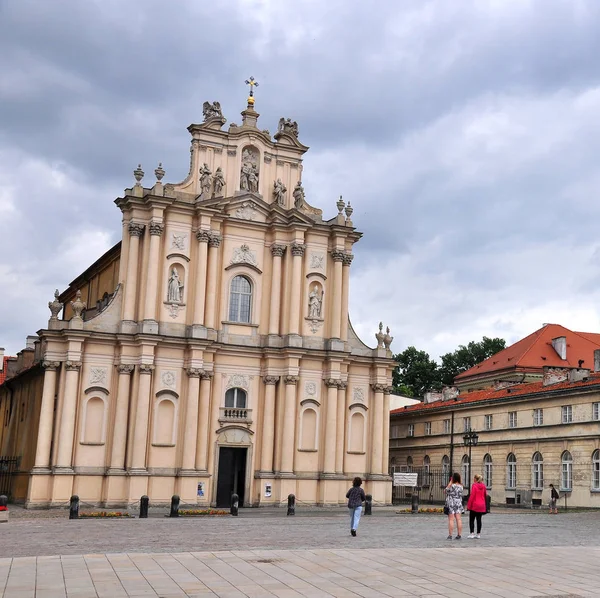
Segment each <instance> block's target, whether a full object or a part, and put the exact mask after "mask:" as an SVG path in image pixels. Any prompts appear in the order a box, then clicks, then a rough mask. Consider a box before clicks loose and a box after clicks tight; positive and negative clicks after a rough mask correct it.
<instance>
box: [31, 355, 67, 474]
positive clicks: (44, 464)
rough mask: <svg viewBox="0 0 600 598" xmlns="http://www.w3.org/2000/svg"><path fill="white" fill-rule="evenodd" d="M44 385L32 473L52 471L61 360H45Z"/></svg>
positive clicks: (43, 365) (43, 364)
mask: <svg viewBox="0 0 600 598" xmlns="http://www.w3.org/2000/svg"><path fill="white" fill-rule="evenodd" d="M42 367H43V368H44V370H45V373H44V387H43V390H42V405H41V408H40V425H39V427H38V437H37V446H36V450H35V463H34V467H33V472H32V473H49V472H50V447H51V445H52V431H53V430H52V422H53V419H54V397H55V396H56V374H57V370H58V368H59V367H60V362H59V361H44V362H43V363H42Z"/></svg>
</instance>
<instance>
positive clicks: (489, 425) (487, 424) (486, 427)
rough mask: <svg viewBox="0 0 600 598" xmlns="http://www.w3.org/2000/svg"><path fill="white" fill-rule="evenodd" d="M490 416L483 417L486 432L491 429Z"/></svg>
mask: <svg viewBox="0 0 600 598" xmlns="http://www.w3.org/2000/svg"><path fill="white" fill-rule="evenodd" d="M492 421H493V420H492V416H491V415H486V416H485V429H486V430H491V429H492Z"/></svg>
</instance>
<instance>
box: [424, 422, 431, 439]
mask: <svg viewBox="0 0 600 598" xmlns="http://www.w3.org/2000/svg"><path fill="white" fill-rule="evenodd" d="M425 436H431V422H425Z"/></svg>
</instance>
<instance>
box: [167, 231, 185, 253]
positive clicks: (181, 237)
mask: <svg viewBox="0 0 600 598" xmlns="http://www.w3.org/2000/svg"><path fill="white" fill-rule="evenodd" d="M186 247H187V234H186V233H171V249H178V250H179V251H185V248H186Z"/></svg>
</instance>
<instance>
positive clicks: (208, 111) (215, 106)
mask: <svg viewBox="0 0 600 598" xmlns="http://www.w3.org/2000/svg"><path fill="white" fill-rule="evenodd" d="M202 114H203V116H204V120H205V121H207V120H208V119H209V118H223V113H222V112H221V104H220V103H219V102H213V103H212V104H211V103H210V102H204V104H203V105H202Z"/></svg>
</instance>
